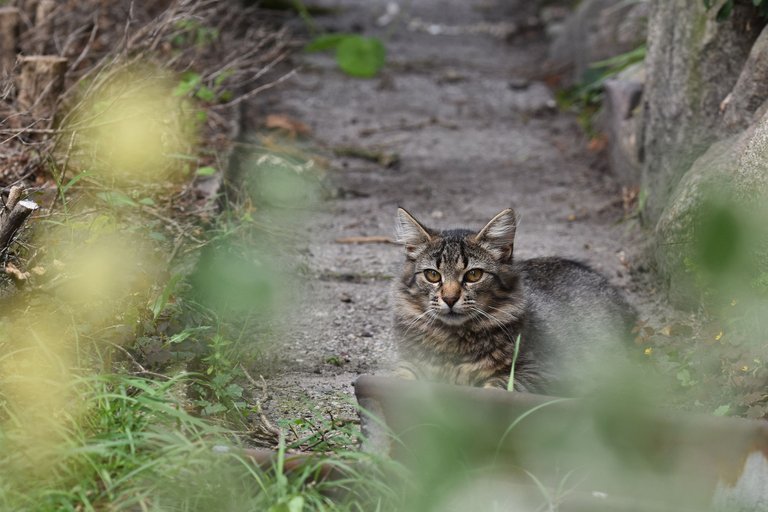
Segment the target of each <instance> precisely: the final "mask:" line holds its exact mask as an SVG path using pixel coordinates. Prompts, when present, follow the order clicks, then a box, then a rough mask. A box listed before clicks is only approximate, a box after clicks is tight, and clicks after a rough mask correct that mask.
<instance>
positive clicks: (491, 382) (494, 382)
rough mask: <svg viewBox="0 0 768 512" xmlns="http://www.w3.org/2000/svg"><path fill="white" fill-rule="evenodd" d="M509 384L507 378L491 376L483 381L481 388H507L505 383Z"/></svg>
mask: <svg viewBox="0 0 768 512" xmlns="http://www.w3.org/2000/svg"><path fill="white" fill-rule="evenodd" d="M508 384H509V379H507V378H504V377H491V378H490V379H488V380H486V381H485V382H483V386H482V387H483V389H503V390H506V389H507V385H508Z"/></svg>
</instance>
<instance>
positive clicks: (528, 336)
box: [394, 209, 634, 394]
mask: <svg viewBox="0 0 768 512" xmlns="http://www.w3.org/2000/svg"><path fill="white" fill-rule="evenodd" d="M515 230H516V220H515V214H514V212H513V211H512V210H511V209H507V210H504V211H502V212H501V213H499V214H498V215H497V216H496V217H494V218H493V219H492V220H491V221H490V222H489V223H488V224H487V225H486V226H485V227H484V228H483V229H481V230H480V231H471V230H463V229H454V230H447V231H436V230H432V229H430V228H427V227H426V226H424V225H422V224H421V223H419V222H418V221H417V220H416V219H415V218H414V217H413V216H411V215H410V214H409V213H408V212H406V211H405V210H403V209H399V210H398V221H397V236H398V240H399V242H400V243H402V244H403V245H404V246H405V253H406V258H405V264H404V266H403V273H402V276H401V278H400V279H399V281H398V282H397V283H396V284H395V302H394V306H395V308H394V309H395V334H396V338H397V342H398V346H399V350H400V356H401V364H400V367H399V370H398V373H399V374H400V375H401V376H403V377H406V378H418V379H428V380H439V381H446V382H451V383H455V384H465V385H473V386H486V387H502V388H506V387H507V383H508V380H509V375H510V370H511V366H512V360H513V356H514V350H515V339H516V338H517V336H518V335H519V336H520V340H521V341H520V350H519V354H518V358H517V365H516V367H515V374H514V375H515V383H514V385H515V386H514V387H515V389H516V390H523V391H530V392H540V393H557V394H573V393H574V392H575V389H574V386H577V385H578V383H579V382H580V381H583V377H584V375H583V373H588V367H589V365H590V363H593V362H595V361H597V360H599V359H600V357H601V356H603V355H610V354H615V353H616V352H621V351H622V350H623V347H622V345H623V342H624V341H625V340H626V338H627V336H628V332H629V326H630V325H631V324H632V323H633V321H634V312H633V310H632V308H631V307H630V306H629V305H628V304H627V302H626V301H625V299H624V298H623V297H622V295H621V293H620V292H619V291H618V290H617V289H616V288H614V287H613V286H611V285H610V284H609V283H608V281H607V280H606V279H605V278H604V277H603V276H601V275H600V274H598V273H596V272H594V271H593V270H591V269H590V268H589V267H587V266H586V265H583V264H581V263H578V262H575V261H571V260H566V259H561V258H536V259H530V260H524V261H520V262H517V261H515V260H514V259H513V257H512V253H513V244H514V237H515ZM478 276H479V277H478Z"/></svg>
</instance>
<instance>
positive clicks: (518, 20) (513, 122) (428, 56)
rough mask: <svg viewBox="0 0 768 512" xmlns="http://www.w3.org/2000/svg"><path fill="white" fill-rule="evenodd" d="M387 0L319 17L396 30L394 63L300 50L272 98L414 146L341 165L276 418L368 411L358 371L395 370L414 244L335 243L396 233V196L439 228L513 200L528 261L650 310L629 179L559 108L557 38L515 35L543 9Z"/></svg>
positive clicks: (289, 331)
mask: <svg viewBox="0 0 768 512" xmlns="http://www.w3.org/2000/svg"><path fill="white" fill-rule="evenodd" d="M387 3H388V2H386V1H383V0H366V1H362V0H339V1H332V0H326V1H325V2H324V5H328V6H334V7H340V8H341V11H340V13H339V14H337V15H334V16H330V17H327V18H318V19H317V21H318V22H319V23H320V24H321V25H322V26H324V27H326V28H328V29H333V30H335V31H345V32H352V31H361V32H362V33H363V34H365V35H376V36H378V37H381V38H382V39H383V40H384V42H385V44H386V47H387V52H388V63H387V66H386V68H385V70H384V72H383V73H382V74H381V75H380V76H379V77H377V78H375V79H372V80H361V79H355V78H350V77H348V76H346V75H344V74H342V73H341V72H340V71H339V70H338V69H337V67H336V65H335V63H334V61H333V58H332V56H331V55H330V54H311V55H309V54H307V55H301V56H300V57H299V61H298V62H297V64H299V65H300V66H301V67H300V70H299V73H298V74H297V75H296V77H295V78H294V79H293V80H291V81H290V83H288V85H285V86H283V87H280V88H279V91H278V90H277V89H275V91H274V92H272V93H271V94H270V96H269V97H268V98H267V100H266V102H265V103H266V105H265V106H264V107H263V108H264V110H265V112H266V113H280V114H285V115H288V116H291V117H293V118H295V119H297V120H300V121H302V122H304V123H306V124H308V125H309V126H310V127H311V129H312V132H313V135H312V137H313V138H314V139H315V142H316V143H317V144H318V145H319V146H321V147H327V148H332V147H339V146H356V147H363V148H368V149H375V150H382V151H385V152H387V153H396V154H397V155H399V163H398V165H397V166H395V167H391V168H389V167H385V166H382V165H378V164H376V163H372V162H368V161H365V160H362V159H358V158H335V159H333V160H332V162H331V164H332V165H331V167H332V169H333V170H332V171H331V173H330V176H329V180H330V181H331V183H332V186H333V187H335V189H336V190H337V191H338V192H339V193H338V194H337V197H336V198H334V199H330V200H328V201H325V202H324V203H323V204H322V205H321V207H320V208H318V209H317V211H312V212H311V216H309V219H310V220H309V221H308V223H307V225H306V231H305V236H306V237H307V240H309V242H308V246H307V248H306V250H303V251H299V256H298V258H299V260H300V261H299V262H298V263H300V264H302V265H304V268H306V269H308V276H309V277H308V278H307V279H305V280H304V281H303V284H304V288H303V289H302V292H301V296H302V299H303V300H302V301H301V303H300V307H299V308H297V310H296V311H294V314H293V315H292V320H291V323H290V325H288V326H286V328H285V329H284V332H283V334H282V336H283V341H284V344H283V345H282V346H281V348H280V355H281V358H282V359H283V361H284V365H283V366H282V368H281V369H279V370H278V371H276V372H274V374H273V376H272V377H270V378H269V379H268V388H269V396H268V397H267V399H266V401H265V402H264V406H265V410H266V412H267V414H268V415H269V416H270V417H272V418H273V419H279V418H292V417H296V416H300V415H306V414H325V413H326V412H327V411H332V412H334V414H335V415H336V416H338V415H339V414H346V415H348V416H354V411H353V409H352V403H353V401H354V397H353V394H352V382H353V381H354V380H355V378H356V377H357V376H358V375H360V374H363V373H382V372H386V371H387V369H388V368H389V367H390V366H391V364H392V363H393V361H394V360H395V357H396V354H395V347H394V346H393V341H392V336H391V332H390V331H391V329H390V325H391V314H390V311H391V298H390V287H391V279H392V277H393V276H394V275H396V274H397V272H398V270H399V264H400V262H401V260H402V258H403V255H402V253H401V249H400V247H397V246H395V245H388V244H360V245H352V244H342V243H337V242H336V239H337V238H339V237H349V236H364V235H391V234H392V232H393V226H394V218H395V210H396V208H397V206H403V207H405V208H406V209H408V210H409V211H411V212H412V213H414V214H415V215H416V216H417V217H418V218H419V219H421V220H423V221H424V222H425V223H427V224H429V225H432V226H434V227H475V228H479V227H481V226H482V225H483V224H484V223H485V222H487V221H488V220H489V219H490V218H491V217H492V216H493V215H494V214H496V213H497V212H499V211H500V210H502V209H503V208H506V207H509V206H512V207H513V208H515V210H516V211H517V213H518V216H519V219H520V222H519V227H518V234H517V242H516V244H515V249H516V257H518V258H527V257H533V256H542V255H560V256H564V257H569V258H575V259H579V260H583V261H585V262H588V263H589V264H590V265H592V266H593V267H594V268H596V269H598V270H599V271H601V272H603V273H604V274H605V275H607V276H608V277H609V278H610V280H611V281H612V282H613V283H615V284H616V285H618V286H621V287H623V288H624V289H625V290H627V294H628V296H629V298H630V300H631V301H633V302H634V303H635V304H640V305H641V309H642V307H643V306H642V303H643V301H644V299H642V298H641V296H639V295H638V293H637V291H638V289H640V288H641V287H639V286H638V285H637V283H636V282H633V279H632V277H631V276H630V273H629V271H628V265H627V263H628V262H629V263H630V264H631V260H632V259H633V258H635V257H637V256H638V253H639V251H638V249H636V247H637V241H638V238H641V236H642V235H641V234H640V232H639V228H638V227H637V226H636V225H635V223H633V222H629V223H628V222H620V221H621V219H622V218H623V210H622V206H621V190H620V187H619V185H618V184H617V183H616V182H615V181H614V180H613V179H612V178H611V177H610V176H609V175H608V174H607V171H606V170H605V167H606V166H605V163H604V159H603V156H602V155H599V154H595V153H593V152H590V151H589V150H588V149H587V143H588V141H587V139H586V137H585V135H584V134H583V132H582V131H581V130H580V129H579V128H578V125H577V123H576V121H575V118H574V116H573V115H571V114H566V113H561V112H560V111H558V109H557V108H556V106H555V102H554V96H553V93H552V92H551V91H550V89H549V88H548V87H547V86H546V85H545V84H544V83H542V82H541V81H540V80H541V78H539V79H537V77H542V76H543V73H542V64H543V63H544V61H545V60H546V51H547V41H546V38H545V36H544V35H543V33H542V32H541V31H530V30H529V31H525V30H518V31H517V32H514V27H521V26H524V25H530V24H531V23H532V21H536V20H535V19H534V20H532V19H531V14H532V13H531V12H523V7H525V8H526V9H528V10H529V11H530V10H531V9H530V6H529V4H528V3H527V2H524V1H523V0H520V1H519V2H511V1H506V2H505V1H504V0H497V1H496V2H494V1H488V0H485V1H483V0H475V1H472V2H470V1H464V0H450V1H449V0H419V1H418V2H410V6H409V5H408V3H407V2H401V4H402V5H400V7H401V13H400V16H401V17H400V19H399V20H397V21H394V22H392V23H391V24H389V25H387V26H383V27H382V26H379V25H378V24H377V19H378V18H379V17H380V16H381V15H382V14H383V13H384V12H385V9H386V5H387ZM497 3H498V5H496V4H497ZM517 7H520V8H519V9H518V8H517ZM510 32H514V33H513V34H512V35H511V36H510V35H509V33H510ZM630 266H631V265H630ZM297 313H298V314H297Z"/></svg>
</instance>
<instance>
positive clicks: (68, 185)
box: [61, 171, 90, 195]
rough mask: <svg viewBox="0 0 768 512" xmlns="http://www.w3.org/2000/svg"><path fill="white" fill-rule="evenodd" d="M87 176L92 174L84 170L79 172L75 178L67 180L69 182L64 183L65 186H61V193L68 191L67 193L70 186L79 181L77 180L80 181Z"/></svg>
mask: <svg viewBox="0 0 768 512" xmlns="http://www.w3.org/2000/svg"><path fill="white" fill-rule="evenodd" d="M86 176H90V174H89V173H88V171H83V172H81V173H80V174H78V175H77V176H75V177H74V178H72V179H71V180H69V181H68V182H67V184H66V185H64V186H62V187H61V193H62V195H63V194H66V193H67V190H69V188H70V187H71V186H72V185H74V184H75V183H77V182H78V181H80V180H81V179H83V178H85V177H86Z"/></svg>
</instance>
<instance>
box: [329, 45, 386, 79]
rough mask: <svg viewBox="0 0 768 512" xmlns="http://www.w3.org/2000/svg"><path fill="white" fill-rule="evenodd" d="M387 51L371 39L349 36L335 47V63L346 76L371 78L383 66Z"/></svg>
mask: <svg viewBox="0 0 768 512" xmlns="http://www.w3.org/2000/svg"><path fill="white" fill-rule="evenodd" d="M386 56H387V50H386V49H385V48H384V45H383V44H382V42H381V41H379V40H378V39H376V38H373V37H361V36H350V37H347V38H346V39H344V40H343V41H341V43H339V46H338V47H336V62H338V64H339V67H340V68H341V69H342V71H344V72H345V73H346V74H348V75H350V76H355V77H360V78H371V77H374V76H376V73H378V72H379V70H380V69H381V68H382V67H383V66H384V61H385V60H386Z"/></svg>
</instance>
